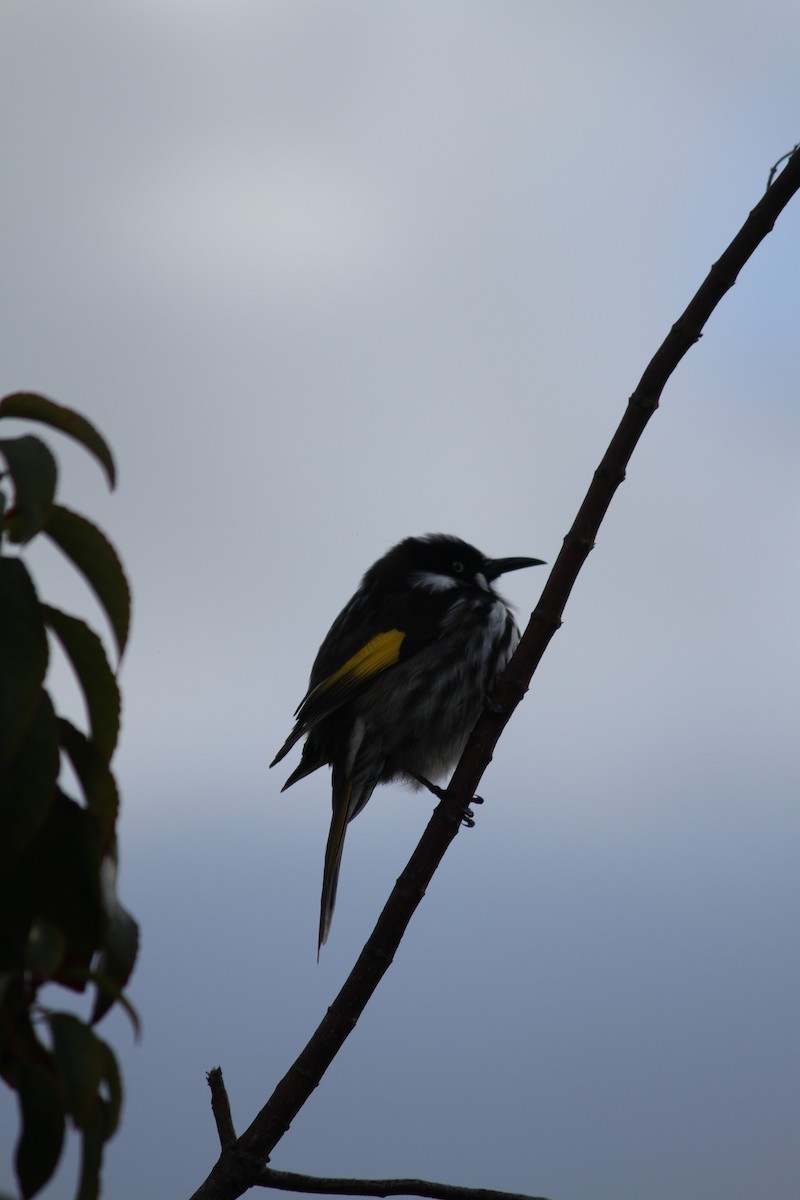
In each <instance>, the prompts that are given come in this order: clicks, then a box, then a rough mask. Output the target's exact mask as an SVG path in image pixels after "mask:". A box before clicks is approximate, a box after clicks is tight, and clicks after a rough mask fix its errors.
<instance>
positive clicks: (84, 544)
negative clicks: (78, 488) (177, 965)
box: [0, 393, 138, 1200]
mask: <svg viewBox="0 0 800 1200" xmlns="http://www.w3.org/2000/svg"><path fill="white" fill-rule="evenodd" d="M9 417H13V418H15V419H22V420H24V421H28V422H35V423H38V424H40V425H45V426H49V427H50V428H51V429H55V430H59V431H60V432H62V433H65V434H68V435H69V436H70V437H72V438H74V439H75V440H76V441H78V442H79V443H80V444H81V445H82V446H83V447H84V448H85V449H86V450H88V451H89V452H90V453H91V454H92V455H93V456H94V458H95V459H96V460H97V461H98V462H99V463H100V466H101V467H102V469H103V471H104V473H105V475H106V478H107V480H108V483H109V486H110V487H112V488H113V486H114V483H115V469H114V461H113V458H112V456H111V451H110V450H109V448H108V445H107V444H106V442H105V440H104V439H103V437H102V436H101V435H100V434H99V433H98V431H97V430H96V429H95V428H94V426H93V425H91V424H90V422H89V421H87V420H86V419H85V418H84V417H82V416H80V415H79V414H78V413H76V412H73V411H72V410H71V409H69V408H65V407H63V406H62V405H59V404H55V403H54V402H53V401H52V400H48V399H47V398H46V397H44V396H40V395H36V394H34V393H16V394H14V395H11V396H6V397H5V398H4V399H3V400H0V420H2V419H3V418H9ZM57 479H58V469H57V464H56V460H55V458H54V457H53V454H52V453H51V451H50V449H49V448H48V446H47V445H46V444H45V443H44V442H43V441H42V440H41V439H40V438H39V437H37V436H35V435H34V434H30V433H26V434H23V435H21V436H17V437H0V1075H2V1077H3V1079H4V1080H5V1081H6V1082H7V1083H8V1084H9V1085H10V1087H12V1088H13V1089H14V1090H15V1091H16V1093H17V1096H18V1100H19V1109H20V1127H21V1132H20V1137H19V1141H18V1144H17V1149H16V1163H15V1165H16V1173H17V1178H18V1180H19V1185H20V1188H21V1190H22V1194H23V1196H24V1197H29V1196H33V1195H35V1193H36V1192H37V1191H39V1189H40V1188H42V1187H43V1186H44V1184H46V1183H47V1181H48V1180H49V1179H50V1177H51V1176H52V1174H53V1172H54V1170H55V1168H56V1166H57V1164H58V1161H59V1158H60V1155H61V1150H62V1146H63V1142H64V1135H65V1131H66V1128H67V1125H68V1123H70V1124H71V1125H72V1127H73V1128H74V1129H76V1130H77V1131H78V1132H79V1134H80V1137H81V1140H82V1156H81V1171H80V1180H79V1183H78V1192H77V1196H78V1200H93V1198H94V1197H96V1196H97V1195H98V1193H99V1186H100V1184H99V1181H100V1166H101V1161H102V1154H103V1148H104V1145H105V1143H106V1142H107V1141H108V1139H109V1138H110V1137H111V1135H112V1134H113V1133H114V1130H115V1129H116V1127H117V1123H118V1121H119V1115H120V1108H121V1102H122V1087H121V1082H120V1073H119V1068H118V1066H117V1061H116V1058H115V1057H114V1054H113V1052H112V1050H111V1048H110V1047H109V1046H108V1044H107V1043H106V1042H105V1041H103V1040H102V1039H101V1038H100V1037H98V1035H97V1033H96V1032H95V1026H96V1024H97V1022H98V1021H99V1020H100V1018H101V1017H103V1016H104V1015H105V1014H106V1013H107V1012H108V1010H109V1009H110V1008H111V1007H112V1006H113V1005H114V1004H116V1003H120V1004H121V1005H122V1006H123V1007H124V1008H125V1009H126V1011H127V1012H128V1014H129V1015H130V1017H131V1019H132V1021H133V1023H134V1027H136V1026H137V1018H136V1013H135V1012H134V1010H133V1008H132V1007H131V1005H130V1003H129V1002H128V1000H127V999H126V997H125V996H124V994H123V989H124V987H125V985H126V984H127V981H128V978H129V976H130V973H131V970H132V969H133V964H134V961H135V958H136V953H137V948H138V927H137V925H136V922H135V921H134V919H133V917H131V915H130V914H129V913H128V912H126V910H125V909H124V908H123V907H122V905H121V904H120V903H119V901H118V900H117V897H116V823H117V813H118V809H119V794H118V791H117V785H116V781H115V779H114V775H113V772H112V769H111V758H112V755H113V753H114V748H115V746H116V742H117V735H118V733H119V715H120V695H119V687H118V685H117V678H116V671H115V669H114V668H113V667H112V665H111V663H110V662H109V657H108V654H107V653H106V649H105V647H104V645H103V642H102V640H101V638H100V637H99V636H98V635H97V633H95V631H94V630H93V629H91V628H90V626H89V625H87V624H86V622H85V621H83V620H82V619H80V618H79V617H76V616H72V615H70V614H69V613H66V612H63V611H62V610H61V609H59V608H56V607H54V606H53V605H50V604H46V603H44V602H43V600H42V599H41V598H40V597H39V594H38V592H37V588H36V585H35V583H34V581H33V579H32V577H31V575H30V572H29V571H28V568H27V566H26V564H25V561H24V550H25V547H26V546H27V545H28V544H29V543H30V542H31V541H32V540H33V539H34V538H36V537H41V536H43V537H44V538H45V539H49V541H50V542H52V543H54V544H55V545H56V546H57V547H58V548H59V549H60V550H61V551H62V553H63V554H64V555H66V557H67V558H68V559H69V560H70V561H71V562H72V563H73V565H74V566H75V567H76V569H77V570H78V571H79V572H80V573H81V575H82V576H83V577H84V579H85V580H86V582H87V583H88V585H89V586H90V588H91V589H92V590H93V592H94V593H95V595H96V597H97V599H98V601H99V603H100V606H101V608H102V610H103V612H104V613H105V615H106V617H107V619H108V623H109V626H110V630H111V634H112V637H113V642H114V646H115V650H116V654H115V659H116V664H117V665H118V663H119V659H120V658H121V656H122V654H123V651H124V649H125V644H126V641H127V637H128V627H129V621H130V593H129V590H128V584H127V580H126V578H125V574H124V571H123V569H122V565H121V563H120V561H119V558H118V557H117V554H116V551H115V550H114V548H113V546H112V545H111V543H110V542H109V541H108V539H107V538H106V537H105V535H104V534H103V533H101V531H100V530H99V529H97V528H96V526H95V525H93V524H92V523H91V522H90V521H87V520H86V518H85V517H82V516H80V515H79V514H78V513H75V512H72V511H71V510H70V509H68V508H65V507H64V506H63V505H61V504H58V503H56V485H57ZM48 635H49V636H50V638H52V639H55V640H56V641H57V642H58V643H59V644H60V646H61V648H62V649H63V651H64V653H65V655H66V658H67V659H68V661H69V662H70V663H71V665H72V667H73V669H74V671H75V675H76V677H77V680H78V683H79V685H80V689H81V692H82V694H83V698H84V701H85V705H86V712H87V728H86V730H85V731H84V730H81V729H79V728H78V727H77V726H76V725H74V724H73V723H72V722H71V721H69V720H67V719H66V718H65V717H62V716H59V715H58V713H57V712H56V711H55V708H54V705H53V701H52V699H51V697H50V694H49V692H48V690H47V688H46V687H45V682H46V675H47V667H48V659H49V645H50V642H49V639H48ZM65 762H67V763H69V765H70V766H71V768H72V772H73V776H74V778H75V780H76V781H77V784H78V792H79V794H78V796H77V797H74V796H70V795H68V794H67V792H66V791H64V790H63V788H62V786H61V778H62V766H63V764H64V763H65ZM48 985H58V986H60V987H62V988H67V989H69V990H70V991H71V992H73V993H80V994H86V995H88V998H89V1001H90V1005H91V1012H90V1015H89V1016H88V1018H87V1019H84V1018H82V1017H80V1016H78V1015H76V1014H75V1012H72V1011H69V1012H67V1011H56V1010H55V1009H54V1008H53V1007H52V1005H51V1004H47V1003H45V998H47V999H48V1000H49V999H50V998H51V997H52V996H53V995H55V996H58V995H59V993H58V991H57V990H55V989H54V988H53V987H52V986H48ZM45 988H47V990H46V992H45V994H44V995H43V994H42V993H43V989H45Z"/></svg>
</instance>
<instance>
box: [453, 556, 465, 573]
mask: <svg viewBox="0 0 800 1200" xmlns="http://www.w3.org/2000/svg"><path fill="white" fill-rule="evenodd" d="M452 571H453V574H454V575H463V574H464V564H463V563H462V562H459V561H458V559H456V561H455V562H454V563H453V564H452Z"/></svg>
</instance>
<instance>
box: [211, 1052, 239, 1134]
mask: <svg viewBox="0 0 800 1200" xmlns="http://www.w3.org/2000/svg"><path fill="white" fill-rule="evenodd" d="M206 1079H207V1080H208V1086H209V1087H210V1088H211V1111H212V1113H213V1114H214V1120H215V1122H216V1125H217V1133H218V1134H219V1144H220V1146H221V1147H222V1149H223V1150H224V1149H225V1147H226V1146H230V1144H231V1142H235V1141H236V1130H235V1129H234V1127H233V1117H232V1116H231V1106H230V1101H229V1100H228V1093H227V1091H226V1088H225V1080H224V1079H223V1078H222V1067H212V1068H211V1070H210V1071H209V1072H208V1074H207V1075H206Z"/></svg>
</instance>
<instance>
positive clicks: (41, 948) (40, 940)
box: [25, 917, 67, 979]
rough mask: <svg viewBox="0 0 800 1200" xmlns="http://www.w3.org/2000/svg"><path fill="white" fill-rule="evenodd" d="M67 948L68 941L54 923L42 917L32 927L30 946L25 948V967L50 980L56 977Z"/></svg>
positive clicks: (29, 938)
mask: <svg viewBox="0 0 800 1200" xmlns="http://www.w3.org/2000/svg"><path fill="white" fill-rule="evenodd" d="M66 948H67V942H66V939H65V937H64V935H63V933H62V932H61V930H60V929H59V928H58V926H57V925H54V924H53V922H52V921H46V920H44V918H42V917H40V918H39V919H38V920H36V921H34V922H33V925H31V931H30V933H29V934H28V944H27V946H26V947H25V967H26V969H27V970H29V971H34V972H35V973H36V974H37V975H41V976H43V977H44V978H45V979H49V978H50V977H51V976H53V975H55V973H56V971H57V970H58V968H59V967H60V966H61V963H62V962H63V961H64V954H65V951H66Z"/></svg>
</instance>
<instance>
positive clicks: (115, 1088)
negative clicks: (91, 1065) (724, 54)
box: [97, 1038, 122, 1138]
mask: <svg viewBox="0 0 800 1200" xmlns="http://www.w3.org/2000/svg"><path fill="white" fill-rule="evenodd" d="M97 1040H98V1042H99V1043H100V1049H101V1052H102V1059H103V1068H102V1082H103V1084H104V1085H105V1087H104V1089H103V1090H104V1091H105V1092H106V1097H105V1098H103V1099H102V1101H101V1103H102V1105H103V1109H104V1112H105V1117H106V1138H110V1137H111V1135H112V1134H113V1133H115V1132H116V1129H117V1126H118V1125H119V1115H120V1112H121V1111H122V1078H121V1076H120V1071H119V1065H118V1063H117V1060H116V1058H115V1057H114V1052H113V1050H112V1049H111V1047H110V1046H109V1045H108V1043H107V1042H104V1041H103V1040H102V1038H98V1039H97Z"/></svg>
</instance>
